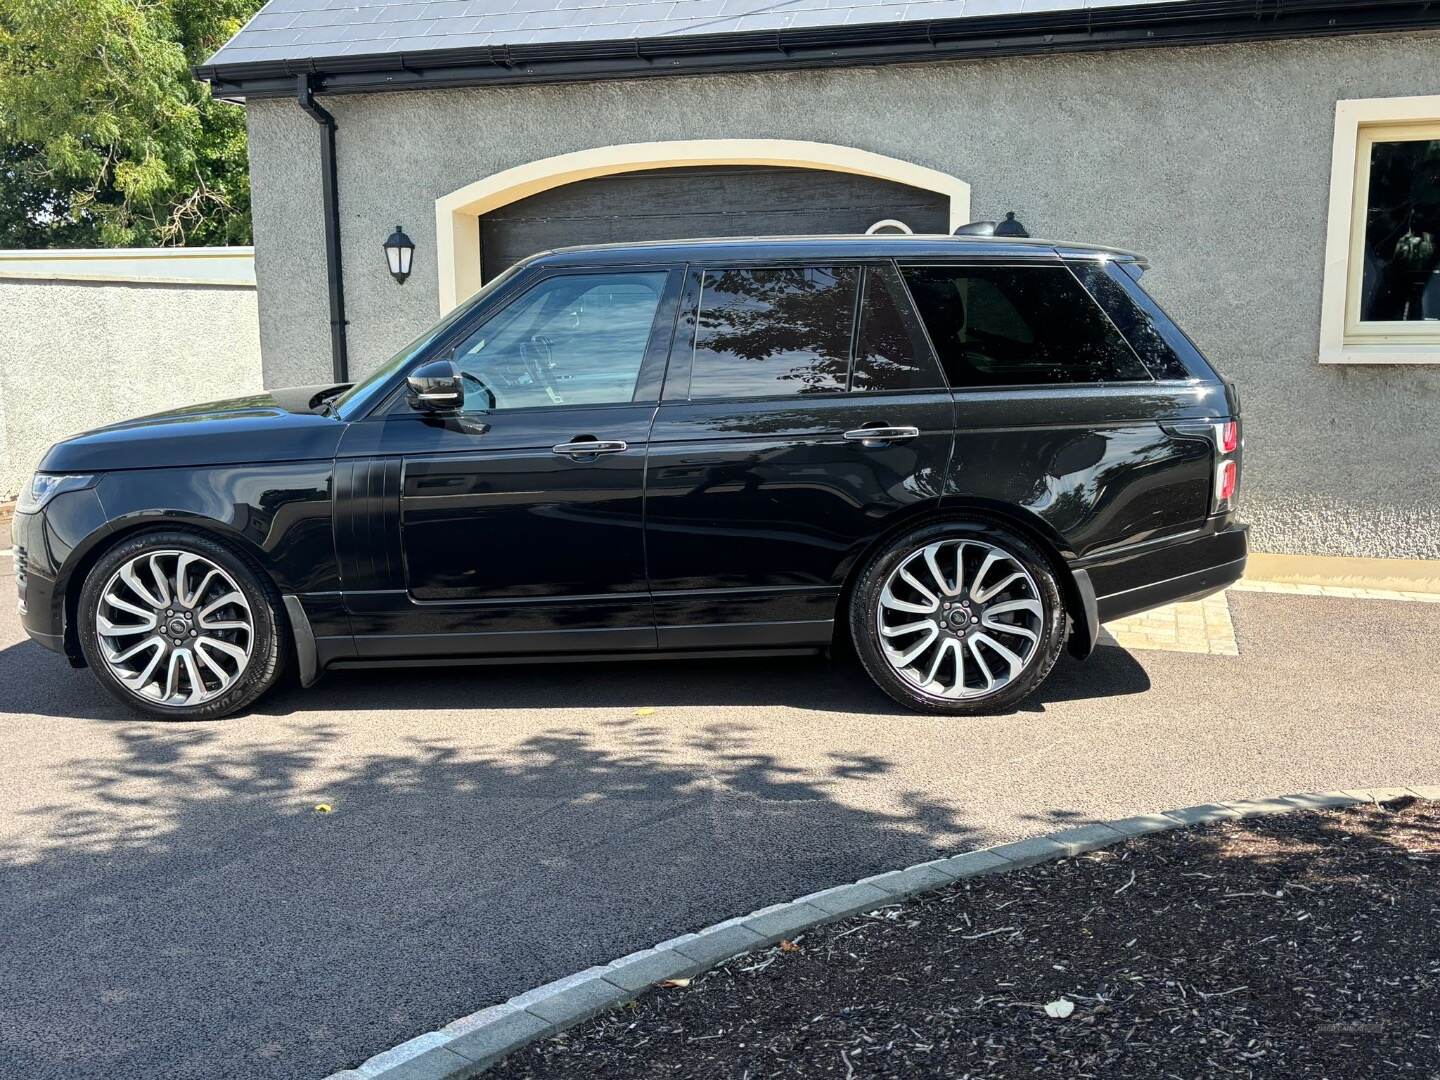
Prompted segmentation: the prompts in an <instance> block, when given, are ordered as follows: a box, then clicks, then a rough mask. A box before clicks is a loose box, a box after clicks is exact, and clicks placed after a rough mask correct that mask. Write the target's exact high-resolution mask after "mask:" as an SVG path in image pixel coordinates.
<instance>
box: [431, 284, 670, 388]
mask: <svg viewBox="0 0 1440 1080" xmlns="http://www.w3.org/2000/svg"><path fill="white" fill-rule="evenodd" d="M666 278H667V275H666V273H665V272H663V271H660V272H653V273H601V274H562V275H559V276H557V277H552V278H548V279H546V280H544V281H542V282H540V283H539V284H538V285H536V286H535V287H534V288H532V289H531V290H530V291H529V292H527V293H525V294H524V295H523V296H521V297H519V298H518V299H517V300H515V301H514V302H513V303H511V304H509V305H507V306H506V307H505V309H504V310H503V311H501V312H500V313H499V314H497V315H496V316H495V317H494V318H492V319H489V320H488V321H486V323H485V324H484V325H483V326H481V327H480V328H479V329H477V330H476V331H475V332H474V333H473V334H471V335H470V336H469V337H468V338H467V339H466V340H465V341H463V342H462V343H461V344H460V346H459V347H458V348H457V349H456V350H455V363H456V365H457V366H458V367H459V369H460V374H461V376H462V378H463V379H464V381H465V408H466V410H467V411H472V412H479V411H489V410H492V409H527V408H536V407H545V406H551V405H612V404H622V403H624V402H628V401H630V400H631V399H632V397H633V396H634V393H635V385H636V382H637V380H638V379H639V375H640V365H641V363H642V361H643V360H644V359H645V350H646V345H647V343H648V342H649V340H650V331H651V328H652V327H653V326H654V323H655V312H656V310H657V309H658V308H659V306H660V298H661V295H662V294H663V292H664V290H665V282H666Z"/></svg>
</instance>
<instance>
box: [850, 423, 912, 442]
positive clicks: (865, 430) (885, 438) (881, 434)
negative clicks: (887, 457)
mask: <svg viewBox="0 0 1440 1080" xmlns="http://www.w3.org/2000/svg"><path fill="white" fill-rule="evenodd" d="M919 434H920V429H919V428H917V427H861V428H855V429H854V430H853V431H847V432H845V435H844V438H845V439H847V440H848V441H850V442H858V443H859V444H860V445H861V446H883V445H885V444H886V443H892V442H901V441H903V440H905V439H913V438H916V437H917V436H918V435H919Z"/></svg>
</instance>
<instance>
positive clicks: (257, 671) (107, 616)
mask: <svg viewBox="0 0 1440 1080" xmlns="http://www.w3.org/2000/svg"><path fill="white" fill-rule="evenodd" d="M281 610H282V609H281V605H280V598H279V596H278V595H277V594H276V592H275V589H274V586H273V585H271V583H270V582H269V581H268V580H266V579H265V578H264V577H263V576H262V575H261V574H259V573H257V572H256V571H255V570H254V569H252V567H251V566H250V565H249V563H248V562H247V561H246V560H245V559H243V558H241V557H240V556H239V555H237V554H236V553H235V552H233V551H231V550H230V549H229V548H228V547H225V546H224V545H222V544H220V543H217V542H216V541H214V540H211V539H210V538H208V537H205V536H201V535H199V534H196V533H188V532H180V531H175V532H155V533H145V534H142V535H140V536H136V537H134V538H132V539H129V540H126V541H124V542H122V543H121V544H119V545H117V546H116V547H115V548H114V549H113V550H111V551H109V552H107V553H106V554H105V555H104V556H103V557H102V558H101V559H100V561H99V562H98V563H96V564H95V566H94V568H93V569H91V571H90V574H89V576H88V577H87V578H86V580H85V585H84V588H83V589H82V591H81V595H80V603H79V610H78V612H77V614H78V628H79V634H80V647H81V649H82V650H83V651H84V653H85V659H86V661H87V662H88V663H89V665H90V668H91V670H92V671H94V672H95V675H96V677H97V678H98V679H99V680H100V683H101V685H103V686H104V687H105V689H107V690H108V691H109V692H110V693H111V694H113V695H114V696H115V697H116V698H118V699H119V700H120V701H122V702H124V703H125V704H127V705H129V706H130V707H131V708H133V709H135V710H137V711H139V712H141V713H144V714H146V715H148V716H154V717H158V718H160V719H163V720H210V719H217V718H219V717H222V716H227V715H229V714H230V713H233V712H236V711H238V710H240V709H243V708H244V707H245V706H247V705H249V704H250V703H251V702H253V701H254V700H255V699H256V698H258V697H259V696H260V695H261V694H263V693H264V692H265V691H266V690H268V689H269V688H270V687H271V686H272V685H274V683H275V681H276V679H277V678H278V677H279V675H280V668H281V664H282V657H283V650H282V649H281V648H280V641H281V636H282V628H283V625H284V624H283V621H282V617H281V614H280V612H281Z"/></svg>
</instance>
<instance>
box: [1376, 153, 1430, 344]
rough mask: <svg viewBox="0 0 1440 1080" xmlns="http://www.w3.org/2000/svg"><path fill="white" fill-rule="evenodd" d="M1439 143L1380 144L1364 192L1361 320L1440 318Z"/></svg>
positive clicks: (1405, 320)
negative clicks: (1439, 240)
mask: <svg viewBox="0 0 1440 1080" xmlns="http://www.w3.org/2000/svg"><path fill="white" fill-rule="evenodd" d="M1437 238H1440V139H1423V140H1422V139H1415V140H1407V141H1403V142H1376V143H1374V144H1373V145H1372V146H1371V147H1370V188H1369V190H1368V191H1367V192H1366V193H1365V264H1364V266H1365V268H1364V272H1363V277H1362V278H1361V289H1360V320H1361V321H1362V322H1418V321H1420V320H1425V319H1430V320H1434V319H1440V242H1437Z"/></svg>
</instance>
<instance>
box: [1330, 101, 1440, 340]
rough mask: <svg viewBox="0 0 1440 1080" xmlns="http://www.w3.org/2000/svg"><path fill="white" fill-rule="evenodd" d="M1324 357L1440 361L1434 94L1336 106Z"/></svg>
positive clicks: (1439, 163)
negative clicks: (1431, 95) (1432, 95)
mask: <svg viewBox="0 0 1440 1080" xmlns="http://www.w3.org/2000/svg"><path fill="white" fill-rule="evenodd" d="M1335 118H1336V119H1335V157H1334V163H1333V168H1332V173H1331V185H1330V227H1329V237H1328V241H1327V245H1326V259H1325V294H1324V302H1323V305H1322V311H1321V319H1322V325H1321V339H1320V361H1321V363H1347V364H1348V363H1368V364H1417V363H1440V97H1423V98H1379V99H1369V100H1364V101H1342V102H1339V104H1338V105H1337V106H1336V114H1335Z"/></svg>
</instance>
